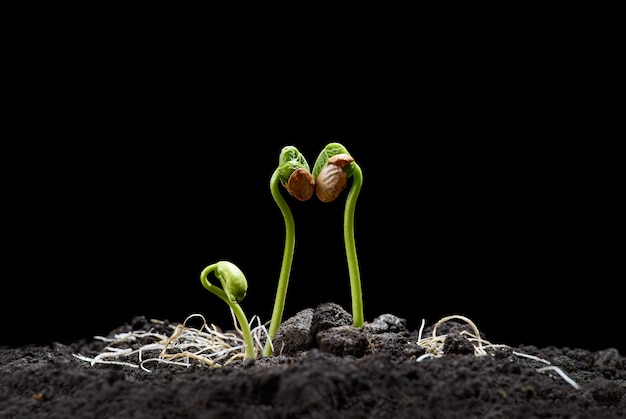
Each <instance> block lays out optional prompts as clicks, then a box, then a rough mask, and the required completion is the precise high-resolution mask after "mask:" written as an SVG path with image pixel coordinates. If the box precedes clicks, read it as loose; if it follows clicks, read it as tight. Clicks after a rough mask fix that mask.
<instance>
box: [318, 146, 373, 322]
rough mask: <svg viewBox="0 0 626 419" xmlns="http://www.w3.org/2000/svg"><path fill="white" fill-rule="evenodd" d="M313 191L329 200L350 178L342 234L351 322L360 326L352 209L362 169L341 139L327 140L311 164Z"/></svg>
mask: <svg viewBox="0 0 626 419" xmlns="http://www.w3.org/2000/svg"><path fill="white" fill-rule="evenodd" d="M313 177H314V179H315V184H316V185H315V194H316V195H317V197H318V199H319V200H320V201H322V202H332V201H334V200H335V199H337V198H338V197H339V195H340V194H341V192H342V191H343V190H344V189H345V188H346V186H347V184H348V178H352V186H351V187H350V191H349V192H348V197H347V198H346V205H345V209H344V217H343V237H344V245H345V249H346V259H347V262H348V271H349V275H350V291H351V294H352V317H353V322H354V326H355V327H358V328H361V327H363V325H364V323H365V317H364V315H363V296H362V290H361V273H360V270H359V260H358V256H357V251H356V241H355V236H354V213H355V208H356V201H357V198H358V196H359V192H360V191H361V186H362V185H363V173H362V171H361V168H360V167H359V165H358V164H357V163H356V162H355V161H354V158H353V157H352V156H351V155H350V153H348V150H346V148H345V147H344V146H343V145H342V144H340V143H330V144H328V145H326V147H324V149H323V150H322V151H321V152H320V154H319V156H318V157H317V160H316V161H315V165H314V166H313Z"/></svg>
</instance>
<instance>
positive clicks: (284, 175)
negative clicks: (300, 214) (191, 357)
mask: <svg viewBox="0 0 626 419" xmlns="http://www.w3.org/2000/svg"><path fill="white" fill-rule="evenodd" d="M309 170H310V169H309V164H308V163H307V161H306V159H305V158H304V156H303V155H302V154H301V153H300V152H299V151H298V149H297V148H295V147H293V146H286V147H283V149H282V150H281V153H280V157H279V161H278V167H277V168H276V170H275V171H274V173H273V174H272V177H271V179H270V192H271V193H272V197H273V198H274V201H276V204H277V205H278V208H280V211H281V213H282V215H283V219H284V221H285V246H284V250H283V260H282V264H281V268H280V276H279V278H278V286H277V289H276V298H275V300H274V309H273V311H272V320H271V322H270V327H269V330H268V339H267V341H266V342H265V348H264V349H263V355H265V356H271V355H272V352H273V346H272V339H274V336H275V335H276V332H277V331H278V327H279V326H280V323H281V321H282V318H283V311H284V308H285V300H286V298H287V286H288V284H289V276H290V274H291V265H292V263H293V254H294V249H295V243H296V233H295V231H296V229H295V223H294V220H293V214H292V213H291V209H290V208H289V205H288V204H287V201H285V198H283V195H282V193H281V192H280V188H279V185H280V184H282V185H283V186H284V187H285V188H286V189H287V191H288V192H289V193H290V195H292V196H293V197H295V198H297V199H298V200H300V201H306V200H308V199H309V198H310V197H311V195H312V194H313V190H314V186H315V181H314V180H313V176H312V175H311V173H310V171H309Z"/></svg>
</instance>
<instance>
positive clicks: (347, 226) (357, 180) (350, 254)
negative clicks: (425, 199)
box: [343, 162, 365, 328]
mask: <svg viewBox="0 0 626 419" xmlns="http://www.w3.org/2000/svg"><path fill="white" fill-rule="evenodd" d="M352 166H353V172H352V179H353V180H352V187H351V188H350V192H349V193H348V197H347V198H346V207H345V210H344V218H343V236H344V242H345V247H346V258H347V259H348V271H349V274H350V290H351V293H352V318H353V321H354V326H355V327H358V328H361V327H363V325H364V322H365V318H364V315H363V296H362V291H361V273H360V271H359V261H358V257H357V253H356V243H355V239H354V210H355V207H356V200H357V198H358V196H359V192H360V191H361V185H362V184H363V173H362V171H361V168H360V167H359V165H358V164H356V162H353V163H352Z"/></svg>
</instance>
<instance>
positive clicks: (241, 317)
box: [200, 261, 254, 358]
mask: <svg viewBox="0 0 626 419" xmlns="http://www.w3.org/2000/svg"><path fill="white" fill-rule="evenodd" d="M211 272H213V274H214V275H215V277H216V278H217V279H218V280H219V281H220V283H221V284H222V288H220V287H218V286H216V285H213V284H212V283H211V282H209V280H208V278H207V277H208V275H209V274H210V273H211ZM200 282H201V283H202V285H203V286H204V288H206V289H207V290H209V291H211V292H212V293H213V294H215V295H217V296H218V297H220V298H221V299H222V300H224V302H225V303H226V304H228V306H229V307H230V309H231V310H232V312H233V314H234V315H235V317H236V318H237V321H238V322H239V327H240V328H241V334H242V335H243V340H244V342H245V345H246V355H245V357H246V358H254V341H253V340H252V332H251V331H250V324H249V323H248V319H247V318H246V315H245V313H244V312H243V309H242V308H241V306H240V305H239V302H240V301H241V300H243V299H244V297H245V296H246V293H247V291H248V281H247V280H246V277H245V275H244V274H243V272H242V271H241V269H239V268H238V267H237V265H235V264H234V263H231V262H228V261H219V262H217V263H213V264H211V265H209V266H207V267H206V268H204V269H203V270H202V273H200Z"/></svg>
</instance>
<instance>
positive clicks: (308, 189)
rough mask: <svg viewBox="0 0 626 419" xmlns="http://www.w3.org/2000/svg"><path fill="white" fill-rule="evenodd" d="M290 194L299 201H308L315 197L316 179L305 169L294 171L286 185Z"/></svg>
mask: <svg viewBox="0 0 626 419" xmlns="http://www.w3.org/2000/svg"><path fill="white" fill-rule="evenodd" d="M285 188H287V191H289V194H291V196H293V197H294V198H296V199H297V200H299V201H307V200H309V198H311V197H312V196H313V191H315V179H313V175H312V174H311V173H310V172H309V171H308V170H306V169H304V168H299V169H296V170H294V171H293V173H292V174H291V176H289V180H288V181H287V185H285Z"/></svg>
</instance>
